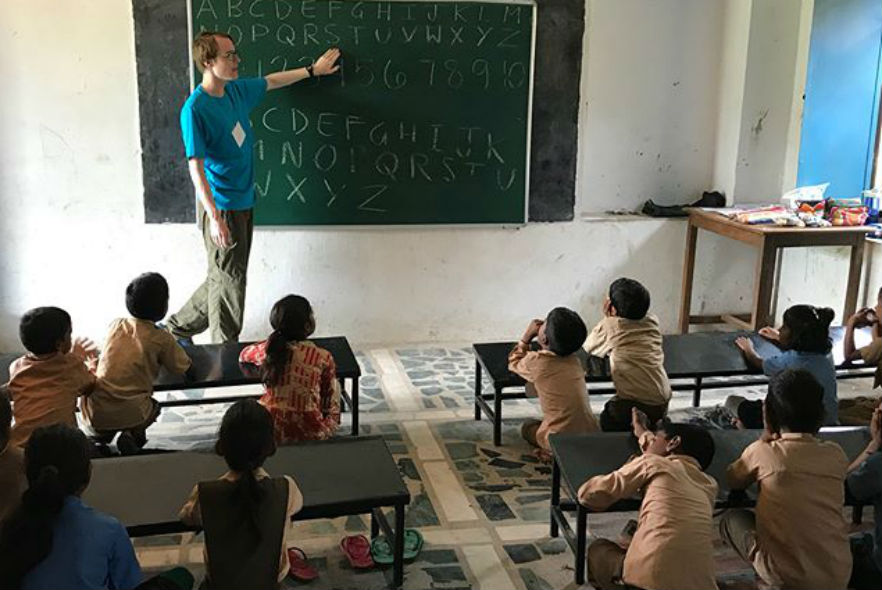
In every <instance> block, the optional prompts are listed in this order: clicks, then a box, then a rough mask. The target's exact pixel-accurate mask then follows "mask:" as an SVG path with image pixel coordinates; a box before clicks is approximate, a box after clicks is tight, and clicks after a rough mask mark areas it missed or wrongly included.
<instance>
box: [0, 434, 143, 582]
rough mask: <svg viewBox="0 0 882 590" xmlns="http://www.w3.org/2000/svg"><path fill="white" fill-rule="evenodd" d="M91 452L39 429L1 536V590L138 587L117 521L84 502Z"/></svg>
mask: <svg viewBox="0 0 882 590" xmlns="http://www.w3.org/2000/svg"><path fill="white" fill-rule="evenodd" d="M90 451H91V445H90V444H89V441H88V440H87V439H86V436H85V435H84V434H83V433H82V432H80V431H79V430H77V429H76V428H72V427H70V426H68V425H66V424H55V425H53V426H44V427H40V428H37V429H36V430H34V432H33V434H32V435H31V436H30V439H29V440H28V443H27V449H26V451H25V462H26V472H27V479H28V489H27V491H25V493H24V495H23V496H22V500H21V504H20V506H19V507H18V508H17V509H16V510H15V511H14V512H13V513H12V514H11V515H10V516H9V518H8V519H7V520H6V521H5V522H4V523H3V528H2V531H0V588H23V589H27V588H135V587H136V586H137V585H138V584H140V583H141V581H142V580H141V568H140V567H139V565H138V560H137V559H136V558H135V550H134V548H133V547H132V542H131V541H130V540H129V536H128V534H127V533H126V529H125V527H123V526H122V525H121V524H120V523H119V521H118V520H117V519H115V518H113V517H111V516H107V515H105V514H102V513H100V512H98V511H96V510H94V509H93V508H91V507H89V506H87V505H86V504H85V503H83V501H82V499H81V498H80V496H81V495H82V493H83V492H84V491H85V489H86V487H87V486H88V485H89V478H90V477H91V473H92V469H91V462H90V459H89V454H90Z"/></svg>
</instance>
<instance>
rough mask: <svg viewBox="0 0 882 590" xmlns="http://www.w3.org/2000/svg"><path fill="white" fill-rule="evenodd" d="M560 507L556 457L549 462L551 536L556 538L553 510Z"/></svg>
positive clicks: (556, 530) (556, 531) (558, 473)
mask: <svg viewBox="0 0 882 590" xmlns="http://www.w3.org/2000/svg"><path fill="white" fill-rule="evenodd" d="M559 507H560V467H559V466H558V464H557V457H555V458H554V459H553V460H552V462H551V510H549V514H550V516H551V536H552V537H556V536H558V534H559V530H558V526H557V520H556V519H555V518H554V510H555V508H559Z"/></svg>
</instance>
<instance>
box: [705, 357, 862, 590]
mask: <svg viewBox="0 0 882 590" xmlns="http://www.w3.org/2000/svg"><path fill="white" fill-rule="evenodd" d="M823 397H824V390H823V388H822V387H821V384H820V383H818V381H817V380H816V379H815V378H814V377H813V376H812V374H811V373H809V372H808V371H804V370H793V369H786V370H784V371H781V372H779V373H777V374H775V375H774V376H773V377H772V378H771V380H770V382H769V393H768V395H767V396H766V401H765V404H764V406H763V418H764V424H765V432H764V434H763V436H762V438H761V439H760V440H758V441H756V442H754V443H753V444H751V445H750V446H748V447H747V448H746V449H745V450H744V452H743V453H742V454H741V457H740V458H739V459H738V460H737V461H735V462H734V463H732V464H731V465H730V466H729V468H728V469H727V471H726V480H727V481H728V484H729V488H730V489H731V490H745V489H747V488H748V487H750V486H751V485H752V484H754V483H757V484H758V488H759V496H758V497H757V502H756V511H755V512H754V511H750V510H730V511H728V512H727V513H726V514H725V515H724V516H723V518H722V519H721V520H720V536H721V537H722V538H723V540H724V541H725V542H726V543H727V544H729V545H730V546H731V547H732V548H733V549H734V550H735V551H736V552H737V553H738V555H740V556H741V557H742V558H743V559H745V560H747V561H749V562H752V564H753V567H754V569H755V570H756V572H757V574H758V575H759V577H760V578H762V580H763V582H764V584H766V585H768V586H769V587H772V588H831V589H835V588H845V587H846V584H847V583H848V578H849V572H850V571H851V554H850V552H849V543H848V534H847V525H846V522H845V519H844V517H843V508H842V507H843V503H844V485H843V484H844V481H845V474H846V469H847V467H848V459H847V458H846V456H845V453H844V452H843V451H842V449H841V448H840V447H839V445H837V444H835V443H832V442H827V441H821V440H819V439H817V438H816V437H815V435H816V434H817V432H818V429H819V428H820V427H821V424H822V422H823V419H824V405H823Z"/></svg>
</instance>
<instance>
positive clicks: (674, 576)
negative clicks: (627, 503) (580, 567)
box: [578, 433, 717, 590]
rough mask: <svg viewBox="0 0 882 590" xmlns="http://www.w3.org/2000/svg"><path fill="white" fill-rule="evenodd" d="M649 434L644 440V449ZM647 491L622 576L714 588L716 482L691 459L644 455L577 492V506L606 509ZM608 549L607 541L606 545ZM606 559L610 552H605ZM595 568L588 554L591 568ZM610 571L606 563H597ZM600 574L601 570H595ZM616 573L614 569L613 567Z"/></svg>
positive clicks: (648, 584)
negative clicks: (592, 566)
mask: <svg viewBox="0 0 882 590" xmlns="http://www.w3.org/2000/svg"><path fill="white" fill-rule="evenodd" d="M652 436H653V435H652V434H651V433H646V434H644V435H643V436H642V437H641V447H642V448H646V446H648V444H649V442H651V439H652ZM641 490H642V491H643V502H642V503H641V505H640V514H639V516H638V524H637V531H636V533H635V534H634V537H633V539H632V540H631V544H630V545H629V547H628V550H627V553H625V551H624V550H621V549H619V551H620V553H619V555H618V557H617V558H618V559H619V560H621V559H622V556H621V554H622V553H624V563H623V566H622V569H621V577H622V579H623V580H624V582H625V583H626V584H629V585H631V586H637V587H639V588H647V589H653V590H654V589H662V588H678V589H682V590H689V589H696V590H699V589H706V588H716V587H717V583H716V578H715V576H714V555H713V508H714V502H715V501H716V498H717V483H716V481H714V479H713V478H712V477H710V476H709V475H707V474H705V473H704V472H703V471H702V470H701V467H700V465H699V464H698V461H696V460H695V459H694V458H692V457H690V456H688V455H677V454H674V455H668V456H666V457H662V456H661V455H651V454H644V455H639V456H637V457H635V458H633V459H632V460H630V461H628V462H627V463H626V464H625V465H623V466H622V467H620V468H619V469H617V470H616V471H614V472H612V473H610V474H608V475H599V476H596V477H592V478H591V479H589V480H588V481H586V482H585V483H584V484H582V486H581V487H580V488H579V493H578V497H579V502H580V503H581V504H582V505H584V506H586V507H588V508H590V509H592V510H605V509H606V508H607V507H609V506H610V505H611V504H613V503H614V502H616V501H618V500H621V499H623V498H628V497H632V496H635V495H637V494H638V493H639V492H640V491H641ZM606 544H610V542H608V541H607V542H606V543H605V544H603V545H606ZM602 553H605V554H606V555H607V556H609V555H610V553H611V552H608V551H603V552H602ZM591 565H592V557H591V551H590V550H589V569H590V568H591ZM597 565H598V566H600V567H602V568H603V569H608V567H607V566H606V565H604V564H597ZM596 569H598V568H596ZM612 569H614V568H612Z"/></svg>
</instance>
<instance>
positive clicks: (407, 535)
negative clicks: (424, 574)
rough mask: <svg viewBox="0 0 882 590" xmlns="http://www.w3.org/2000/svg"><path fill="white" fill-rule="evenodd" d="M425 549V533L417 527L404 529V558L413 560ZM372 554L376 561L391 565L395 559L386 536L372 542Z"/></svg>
mask: <svg viewBox="0 0 882 590" xmlns="http://www.w3.org/2000/svg"><path fill="white" fill-rule="evenodd" d="M422 549H423V535H422V534H421V533H420V532H419V531H418V530H416V529H405V530H404V560H405V561H411V560H413V559H416V557H417V555H419V554H420V551H422ZM371 556H372V557H373V558H374V563H377V564H380V565H391V564H392V563H393V562H394V561H395V560H394V555H393V550H392V545H391V544H390V543H389V541H388V539H386V537H377V538H376V539H374V540H373V542H372V543H371Z"/></svg>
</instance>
